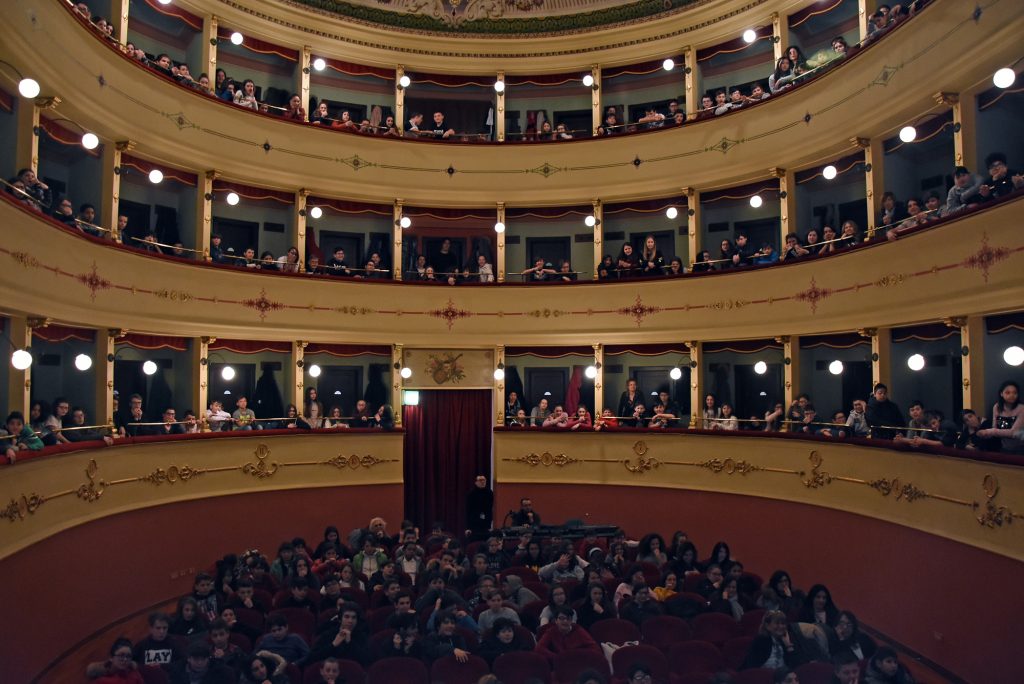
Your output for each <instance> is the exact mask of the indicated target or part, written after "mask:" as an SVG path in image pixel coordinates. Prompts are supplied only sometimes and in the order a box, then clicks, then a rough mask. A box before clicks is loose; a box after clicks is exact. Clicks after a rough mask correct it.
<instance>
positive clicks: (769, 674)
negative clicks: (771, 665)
mask: <svg viewBox="0 0 1024 684" xmlns="http://www.w3.org/2000/svg"><path fill="white" fill-rule="evenodd" d="M801 681H802V680H801ZM733 682H734V684H773V683H774V682H775V670H769V669H767V668H763V667H758V668H755V669H753V670H743V671H742V672H737V673H736V677H735V679H734V680H733Z"/></svg>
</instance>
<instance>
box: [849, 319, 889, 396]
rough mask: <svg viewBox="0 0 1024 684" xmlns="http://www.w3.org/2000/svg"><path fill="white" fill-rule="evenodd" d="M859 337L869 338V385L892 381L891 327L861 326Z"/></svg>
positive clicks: (887, 383)
mask: <svg viewBox="0 0 1024 684" xmlns="http://www.w3.org/2000/svg"><path fill="white" fill-rule="evenodd" d="M857 332H858V333H860V336H861V337H867V338H869V339H870V340H871V387H872V388H874V386H875V385H877V384H878V383H882V384H884V385H885V386H886V387H889V386H890V385H891V384H892V383H891V380H892V328H861V329H860V330H858V331H857Z"/></svg>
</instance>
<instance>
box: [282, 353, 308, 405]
mask: <svg viewBox="0 0 1024 684" xmlns="http://www.w3.org/2000/svg"><path fill="white" fill-rule="evenodd" d="M308 345H309V342H304V341H303V340H296V341H294V342H292V373H291V378H289V377H288V373H285V377H284V378H283V381H284V382H285V383H286V384H287V385H288V386H289V387H291V403H293V404H295V406H296V407H297V408H298V411H299V413H302V406H303V403H304V402H305V398H306V388H305V384H306V347H307V346H308Z"/></svg>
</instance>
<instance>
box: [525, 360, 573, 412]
mask: <svg viewBox="0 0 1024 684" xmlns="http://www.w3.org/2000/svg"><path fill="white" fill-rule="evenodd" d="M524 373H525V378H524V379H525V381H526V382H525V384H524V386H523V390H524V391H525V392H526V399H528V400H529V401H528V402H525V401H524V402H523V408H524V409H526V413H527V414H529V413H530V410H531V409H532V408H533V407H534V406H536V405H537V404H538V403H539V402H540V400H541V399H544V398H546V399H547V400H548V406H549V407H550V408H551V409H554V408H555V406H556V405H558V404H561V405H562V406H565V390H566V388H567V387H568V385H569V369H568V368H526V369H525V371H524ZM548 392H550V394H548ZM527 403H529V406H527Z"/></svg>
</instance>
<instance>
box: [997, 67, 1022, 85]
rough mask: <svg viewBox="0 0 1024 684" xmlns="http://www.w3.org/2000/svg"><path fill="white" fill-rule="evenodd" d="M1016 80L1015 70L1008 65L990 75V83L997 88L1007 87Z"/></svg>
mask: <svg viewBox="0 0 1024 684" xmlns="http://www.w3.org/2000/svg"><path fill="white" fill-rule="evenodd" d="M1016 80H1017V72H1015V71H1014V70H1013V69H1011V68H1010V67H1003V68H1002V69H999V70H997V71H996V73H995V74H993V75H992V83H994V84H995V86H996V87H997V88H1009V87H1010V86H1012V85H1013V82H1014V81H1016Z"/></svg>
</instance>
